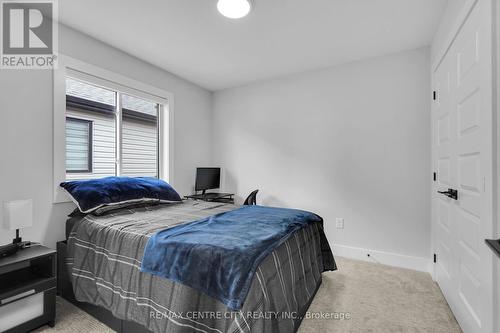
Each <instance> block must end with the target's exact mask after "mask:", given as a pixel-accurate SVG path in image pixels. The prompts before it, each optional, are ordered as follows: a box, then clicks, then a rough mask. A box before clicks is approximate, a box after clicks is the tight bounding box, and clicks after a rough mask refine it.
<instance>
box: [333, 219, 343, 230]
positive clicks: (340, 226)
mask: <svg viewBox="0 0 500 333" xmlns="http://www.w3.org/2000/svg"><path fill="white" fill-rule="evenodd" d="M335 223H336V225H337V229H344V219H343V218H341V217H337V219H336V220H335Z"/></svg>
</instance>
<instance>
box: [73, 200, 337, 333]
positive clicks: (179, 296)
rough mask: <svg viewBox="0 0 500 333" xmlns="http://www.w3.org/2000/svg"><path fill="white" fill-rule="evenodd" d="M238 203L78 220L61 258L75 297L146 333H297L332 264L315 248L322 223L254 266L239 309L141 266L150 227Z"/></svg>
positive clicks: (126, 212) (127, 212)
mask: <svg viewBox="0 0 500 333" xmlns="http://www.w3.org/2000/svg"><path fill="white" fill-rule="evenodd" d="M236 208H237V207H236V206H234V205H229V204H220V203H207V202H195V201H190V200H189V201H185V202H183V203H181V204H175V205H168V206H156V207H150V208H136V209H133V210H122V211H120V212H118V213H115V214H111V215H106V216H100V217H96V216H92V215H88V216H86V217H85V218H83V219H82V220H80V221H77V222H76V223H75V224H74V226H73V228H72V230H71V232H70V233H69V237H68V261H67V265H68V269H69V272H70V276H71V278H72V283H73V290H74V293H75V297H76V299H77V300H78V301H82V302H87V303H91V304H94V305H97V306H101V307H104V308H106V309H108V310H110V311H111V312H112V313H113V314H114V315H115V316H116V317H118V318H121V319H126V320H131V321H134V322H137V323H139V324H141V325H143V326H145V327H147V328H148V329H149V330H150V331H152V332H169V333H184V332H185V333H187V332H189V333H192V332H206V333H213V332H218V333H223V332H234V333H236V332H276V333H281V332H295V331H296V330H297V328H298V327H297V325H298V323H299V322H300V321H299V319H298V316H299V315H301V314H303V312H304V311H305V310H306V309H307V307H308V305H309V302H310V301H311V299H312V297H313V296H314V293H315V292H316V290H317V288H318V287H319V284H320V283H321V272H323V271H324V268H327V269H334V268H335V267H334V266H335V262H334V260H333V256H331V252H329V249H325V248H323V249H322V248H321V242H320V239H321V238H322V237H325V236H324V233H323V230H322V226H321V224H320V223H315V224H312V225H311V226H310V227H307V228H304V229H302V230H300V231H298V232H296V233H295V234H294V235H293V236H292V237H290V238H289V239H288V240H287V241H286V242H285V243H283V244H282V245H281V246H279V247H278V248H277V249H276V250H274V251H273V252H272V253H271V254H270V255H269V256H268V257H267V258H266V259H265V260H264V261H263V262H262V263H261V264H260V266H259V267H258V269H257V272H256V275H255V278H254V279H253V281H252V284H251V287H250V291H249V293H248V296H247V298H246V301H245V303H244V305H243V307H242V308H241V310H239V311H231V310H230V309H228V308H227V307H226V306H225V305H224V304H222V303H221V302H219V301H217V300H216V299H214V298H211V297H209V296H207V295H205V294H202V293H200V292H198V291H196V290H195V289H192V288H190V287H187V286H184V285H182V284H179V283H176V282H173V281H170V280H167V279H164V278H161V277H158V276H154V275H150V274H147V273H142V272H141V271H140V267H141V260H142V258H143V254H144V248H145V246H146V244H147V242H148V239H149V237H151V236H152V235H153V234H155V233H156V232H158V231H160V230H163V229H165V228H168V227H170V226H174V225H179V224H182V223H186V222H191V221H195V220H199V219H202V218H204V217H207V216H210V215H214V214H218V213H222V212H225V211H229V210H234V209H236ZM328 253H330V255H329V256H328ZM324 265H326V266H329V267H324Z"/></svg>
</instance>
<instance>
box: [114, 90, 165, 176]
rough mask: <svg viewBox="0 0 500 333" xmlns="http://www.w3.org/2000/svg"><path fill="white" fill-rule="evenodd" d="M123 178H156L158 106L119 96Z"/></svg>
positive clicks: (130, 97)
mask: <svg viewBox="0 0 500 333" xmlns="http://www.w3.org/2000/svg"><path fill="white" fill-rule="evenodd" d="M121 101H122V175H123V176H129V177H158V107H159V106H158V104H156V103H154V102H151V101H147V100H144V99H141V98H137V97H133V96H128V95H125V94H123V95H122V99H121Z"/></svg>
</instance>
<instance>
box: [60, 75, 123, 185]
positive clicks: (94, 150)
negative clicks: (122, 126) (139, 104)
mask: <svg viewBox="0 0 500 333" xmlns="http://www.w3.org/2000/svg"><path fill="white" fill-rule="evenodd" d="M66 84H67V89H66V91H67V94H66V117H69V118H77V119H81V120H85V121H88V122H91V123H92V128H91V130H92V133H91V137H92V143H91V145H90V147H91V148H90V149H91V150H90V152H89V153H90V156H91V161H92V165H91V168H90V171H87V172H79V171H78V172H76V171H75V170H72V169H70V168H67V169H66V179H68V180H78V179H93V178H102V177H108V176H115V175H116V114H115V112H114V108H113V107H112V106H111V105H110V104H109V103H113V104H115V100H116V93H115V92H114V91H111V90H106V89H103V88H100V87H97V86H94V85H91V84H89V83H86V82H80V81H76V80H73V79H71V78H68V79H67V80H66ZM71 97H78V98H77V99H75V98H71ZM95 102H97V103H101V106H102V105H103V104H107V105H108V107H101V106H99V105H97V106H96V104H95ZM71 140H73V139H72V138H71V137H68V133H67V137H66V142H67V143H68V142H70V141H71ZM66 154H67V156H70V155H71V154H69V152H68V151H67V152H66ZM80 163H81V161H80Z"/></svg>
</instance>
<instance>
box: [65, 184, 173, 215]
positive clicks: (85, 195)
mask: <svg viewBox="0 0 500 333" xmlns="http://www.w3.org/2000/svg"><path fill="white" fill-rule="evenodd" d="M60 186H61V187H62V188H64V189H65V190H66V191H67V192H68V193H69V195H70V196H71V199H72V200H73V202H74V203H75V204H76V205H77V206H78V209H80V211H81V212H82V213H91V212H92V211H94V210H96V209H98V208H100V207H103V206H113V205H119V204H123V203H126V202H130V203H138V202H149V201H157V202H179V201H182V199H181V197H180V196H179V194H178V193H177V192H176V191H175V190H174V189H173V188H172V186H170V185H169V184H168V183H166V182H165V181H163V180H161V179H157V178H150V177H137V178H131V177H106V178H100V179H92V180H76V181H67V182H64V183H61V184H60Z"/></svg>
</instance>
